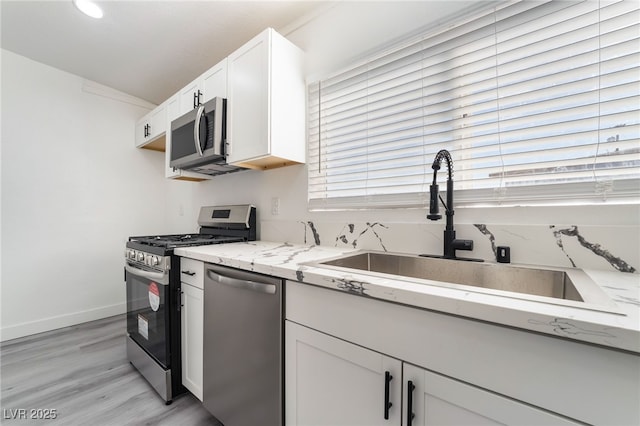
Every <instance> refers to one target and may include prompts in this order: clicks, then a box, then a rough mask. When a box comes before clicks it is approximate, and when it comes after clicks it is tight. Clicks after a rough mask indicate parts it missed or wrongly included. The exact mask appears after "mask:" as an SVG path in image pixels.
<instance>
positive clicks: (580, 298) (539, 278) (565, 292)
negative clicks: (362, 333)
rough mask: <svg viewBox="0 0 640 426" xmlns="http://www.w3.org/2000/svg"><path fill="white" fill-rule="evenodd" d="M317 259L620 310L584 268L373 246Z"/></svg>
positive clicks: (328, 264)
mask: <svg viewBox="0 0 640 426" xmlns="http://www.w3.org/2000/svg"><path fill="white" fill-rule="evenodd" d="M312 265H313V266H318V267H324V268H330V269H335V270H341V271H344V272H350V273H362V274H365V275H374V276H380V277H385V278H394V279H399V280H405V281H406V280H409V281H414V282H420V283H423V284H431V285H440V286H447V287H454V288H459V289H465V290H468V291H476V292H481V293H490V294H497V295H503V296H511V297H517V298H521V299H528V300H537V301H542V302H547V303H554V304H561V305H568V306H577V307H582V308H588V309H595V310H603V311H607V312H614V313H617V312H618V310H617V309H616V306H615V304H614V303H613V301H612V300H611V299H610V298H609V297H608V296H607V295H606V294H605V293H604V292H603V291H602V289H600V287H598V285H597V284H595V283H594V282H593V280H591V278H589V276H588V275H587V274H585V273H584V272H583V271H581V270H579V269H561V268H545V269H541V268H534V267H525V266H512V265H505V264H493V263H479V262H466V261H460V260H449V259H441V258H432V257H421V256H415V255H409V254H396V253H386V252H373V251H364V252H357V253H354V254H347V255H343V256H340V257H337V258H332V259H329V260H326V261H323V262H316V263H313V264H312ZM424 280H427V281H429V282H426V281H424Z"/></svg>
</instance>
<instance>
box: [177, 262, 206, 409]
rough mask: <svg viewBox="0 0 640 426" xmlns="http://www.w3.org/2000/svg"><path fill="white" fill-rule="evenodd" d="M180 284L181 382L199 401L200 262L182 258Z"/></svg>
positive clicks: (200, 377) (201, 371)
mask: <svg viewBox="0 0 640 426" xmlns="http://www.w3.org/2000/svg"><path fill="white" fill-rule="evenodd" d="M180 270H181V276H182V277H183V279H182V283H181V285H180V287H181V291H182V301H181V302H182V303H181V305H182V306H181V307H180V320H181V325H180V327H181V330H180V331H181V340H182V341H181V346H182V385H183V386H184V387H185V388H187V389H188V390H189V391H190V392H191V393H192V394H193V395H195V396H196V397H197V398H198V399H199V400H200V401H202V378H203V366H202V362H203V335H204V282H203V274H204V264H203V263H202V262H200V261H196V260H192V259H185V258H182V265H181V267H180ZM185 279H186V280H187V281H188V282H185Z"/></svg>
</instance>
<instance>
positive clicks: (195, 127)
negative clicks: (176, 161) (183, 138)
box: [193, 105, 204, 157]
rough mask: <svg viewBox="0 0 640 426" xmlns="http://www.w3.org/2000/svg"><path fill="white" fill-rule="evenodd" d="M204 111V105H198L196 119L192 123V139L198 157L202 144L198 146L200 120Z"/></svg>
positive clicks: (200, 153)
mask: <svg viewBox="0 0 640 426" xmlns="http://www.w3.org/2000/svg"><path fill="white" fill-rule="evenodd" d="M203 113H204V105H200V106H199V107H198V112H197V113H196V120H195V122H194V123H193V141H194V143H195V144H196V151H197V152H198V155H200V157H202V156H203V154H202V146H200V121H201V120H202V114H203Z"/></svg>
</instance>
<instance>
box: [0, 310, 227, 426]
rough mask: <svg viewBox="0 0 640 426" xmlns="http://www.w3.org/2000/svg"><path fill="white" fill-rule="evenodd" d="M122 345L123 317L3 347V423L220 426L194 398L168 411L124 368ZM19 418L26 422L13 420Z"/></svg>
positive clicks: (184, 397)
mask: <svg viewBox="0 0 640 426" xmlns="http://www.w3.org/2000/svg"><path fill="white" fill-rule="evenodd" d="M125 337H126V317H125V315H118V316H115V317H111V318H106V319H102V320H98V321H92V322H89V323H85V324H81V325H77V326H73V327H67V328H64V329H60V330H55V331H51V332H47V333H41V334H38V335H34V336H28V337H24V338H20V339H15V340H11V341H8V342H3V343H2V344H0V382H1V386H0V389H1V393H0V407H2V410H1V413H0V414H1V415H2V417H0V422H1V423H2V424H3V425H23V426H24V425H31V424H34V425H35V424H39V425H42V424H47V425H65V426H67V425H95V426H102V425H104V426H107V425H159V426H174V425H175V426H191V425H193V426H200V425H203V426H204V425H212V426H214V425H215V426H220V425H221V424H220V423H219V422H217V421H216V419H215V418H214V417H213V416H211V415H210V414H209V413H208V412H207V411H206V410H205V409H204V407H203V406H202V404H201V403H200V401H198V400H197V399H196V398H195V397H194V396H193V395H191V394H189V393H187V394H185V395H181V396H178V397H177V398H175V399H174V401H173V403H172V404H171V405H165V403H164V401H163V400H162V398H160V396H159V395H158V394H157V393H156V392H155V390H154V389H153V388H152V387H151V386H150V385H149V384H148V383H147V381H146V380H145V379H144V378H143V377H142V376H141V375H140V374H139V373H138V371H137V370H136V369H135V368H133V366H131V364H130V363H129V361H128V360H127V356H126V349H125ZM32 409H33V410H38V409H43V410H47V409H49V410H51V409H54V410H56V418H55V419H53V420H41V419H31V418H30V417H31V414H32V413H31V410H32ZM18 410H25V411H24V414H25V415H26V417H27V418H26V420H25V419H20V418H13V417H16V416H20V415H22V413H23V412H21V411H18ZM35 414H38V413H35Z"/></svg>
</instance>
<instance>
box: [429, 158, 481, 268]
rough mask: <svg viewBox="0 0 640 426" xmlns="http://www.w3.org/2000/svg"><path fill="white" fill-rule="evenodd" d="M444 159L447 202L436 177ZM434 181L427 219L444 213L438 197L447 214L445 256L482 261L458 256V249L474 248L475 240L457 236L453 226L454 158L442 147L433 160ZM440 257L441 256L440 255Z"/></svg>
mask: <svg viewBox="0 0 640 426" xmlns="http://www.w3.org/2000/svg"><path fill="white" fill-rule="evenodd" d="M442 160H445V161H446V162H447V169H448V171H449V176H448V178H447V202H446V203H445V202H444V200H443V199H442V197H441V196H440V194H439V193H438V185H437V184H436V178H437V175H438V170H440V167H441V165H442ZM431 168H432V169H433V183H432V184H431V186H430V187H429V191H430V196H429V214H428V215H427V219H429V220H440V219H442V215H441V214H440V209H439V206H438V199H439V200H440V202H441V203H442V205H443V206H444V208H445V210H446V212H445V214H446V216H447V224H446V226H445V228H444V255H443V256H442V257H444V258H445V259H459V260H472V261H480V262H482V260H481V259H468V258H459V257H457V256H456V250H473V240H459V239H457V238H456V231H455V230H454V228H453V213H454V212H453V160H452V159H451V154H450V153H449V151H447V150H446V149H441V150H440V151H438V153H437V154H436V158H435V159H434V160H433V165H432V166H431ZM438 257H439V256H438Z"/></svg>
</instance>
